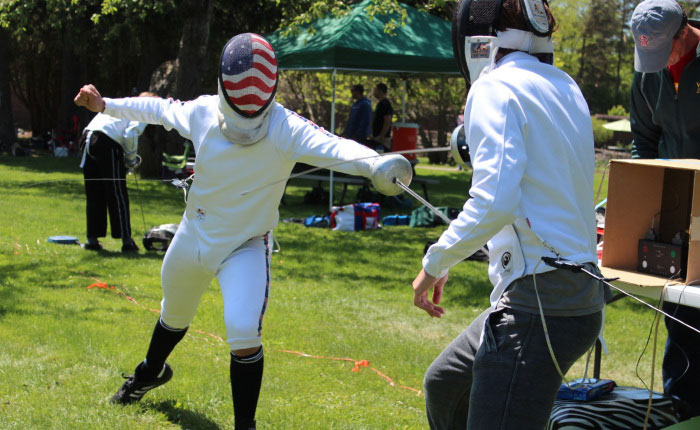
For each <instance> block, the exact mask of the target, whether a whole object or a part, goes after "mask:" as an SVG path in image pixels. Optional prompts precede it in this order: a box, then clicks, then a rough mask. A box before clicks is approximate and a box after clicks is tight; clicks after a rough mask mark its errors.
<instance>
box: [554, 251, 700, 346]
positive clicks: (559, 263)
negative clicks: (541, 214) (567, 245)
mask: <svg viewBox="0 0 700 430" xmlns="http://www.w3.org/2000/svg"><path fill="white" fill-rule="evenodd" d="M542 261H544V263H545V264H546V265H548V266H551V267H554V268H556V269H566V270H569V271H571V272H574V273H577V272H583V273H585V274H587V275H588V276H590V277H591V278H593V279H595V280H597V281H599V282H602V283H603V284H605V285H607V286H608V287H610V288H612V289H614V290H616V291H619V292H620V293H622V294H624V295H626V296H628V297H631V298H633V299H634V300H636V301H638V302H639V303H641V304H643V305H644V306H646V307H648V308H651V309H653V310H655V311H656V312H658V313H660V314H663V315H664V316H666V317H668V318H670V319H672V320H673V321H675V322H677V323H679V324H681V325H683V326H685V327H686V328H689V329H690V330H692V331H694V332H696V333H698V334H700V330H699V329H697V328H695V327H693V326H691V325H689V324H687V323H684V322H683V321H681V320H679V319H678V318H676V317H674V316H673V315H671V314H669V313H667V312H664V311H663V310H661V309H659V308H657V307H656V306H654V305H650V304H649V303H647V302H645V301H644V300H642V299H640V298H638V297H637V296H635V295H633V294H630V293H628V292H627V291H625V290H623V289H622V288H619V287H616V286H615V285H613V284H612V282H613V281H617V280H618V279H620V278H604V277H602V276H598V275H597V274H595V273H593V272H591V271H590V270H588V269H586V268H585V267H584V265H583V264H579V263H576V262H573V261H569V260H564V259H562V258H554V257H542ZM664 288H665V287H664Z"/></svg>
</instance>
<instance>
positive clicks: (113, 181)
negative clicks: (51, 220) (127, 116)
mask: <svg viewBox="0 0 700 430" xmlns="http://www.w3.org/2000/svg"><path fill="white" fill-rule="evenodd" d="M87 136H88V130H86V131H85V132H84V133H83V136H82V138H81V140H83V141H85V140H86V139H87ZM81 144H85V145H88V153H87V155H86V157H85V165H84V166H83V177H84V178H85V197H86V200H87V204H86V215H87V237H92V238H98V237H105V236H106V235H107V211H108V210H109V221H110V222H109V224H110V229H111V231H112V237H113V238H115V239H118V238H124V237H131V220H130V218H129V195H128V193H127V190H126V166H125V165H124V150H123V149H122V147H121V145H119V144H118V143H117V142H115V141H114V140H112V139H110V138H109V137H108V136H107V135H105V134H103V133H100V132H92V134H91V135H90V141H89V142H81Z"/></svg>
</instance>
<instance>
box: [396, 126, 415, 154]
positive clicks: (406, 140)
mask: <svg viewBox="0 0 700 430" xmlns="http://www.w3.org/2000/svg"><path fill="white" fill-rule="evenodd" d="M391 134H392V142H391V150H392V151H395V152H396V151H405V150H407V149H416V148H417V143H418V124H413V123H406V122H397V123H395V124H394V125H393V127H392V131H391ZM403 156H404V157H406V158H408V159H409V160H415V159H416V154H403Z"/></svg>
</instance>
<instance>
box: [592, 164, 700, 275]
mask: <svg viewBox="0 0 700 430" xmlns="http://www.w3.org/2000/svg"><path fill="white" fill-rule="evenodd" d="M652 220H653V221H652ZM652 223H653V225H654V229H655V231H656V233H657V237H658V238H659V239H660V241H662V242H667V243H670V242H671V239H672V238H673V237H674V236H675V235H676V233H678V232H680V233H681V234H687V235H688V237H689V242H688V267H687V271H686V279H688V280H691V281H692V280H698V279H700V160H694V159H688V160H660V159H659V160H612V161H611V162H610V180H609V183H608V203H607V207H606V211H605V236H604V245H603V258H602V263H601V270H602V272H603V274H604V275H605V276H608V277H619V278H620V281H622V282H625V283H629V284H633V285H639V286H649V287H658V286H663V285H664V284H665V283H666V282H667V280H668V278H664V277H659V276H653V275H648V274H644V273H639V272H637V260H638V253H637V250H638V242H639V240H640V239H643V238H644V236H645V235H646V234H647V232H648V231H649V229H650V228H651V227H652ZM681 282H683V281H681Z"/></svg>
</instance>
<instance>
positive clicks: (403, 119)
mask: <svg viewBox="0 0 700 430" xmlns="http://www.w3.org/2000/svg"><path fill="white" fill-rule="evenodd" d="M406 80H407V79H406V78H403V82H402V86H403V95H402V96H401V122H403V123H405V122H406Z"/></svg>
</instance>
